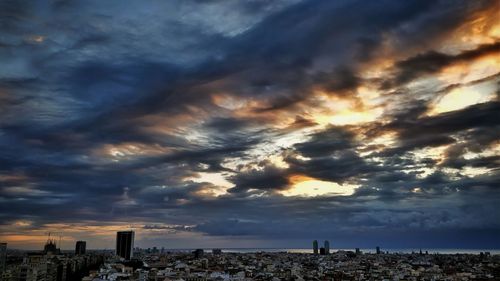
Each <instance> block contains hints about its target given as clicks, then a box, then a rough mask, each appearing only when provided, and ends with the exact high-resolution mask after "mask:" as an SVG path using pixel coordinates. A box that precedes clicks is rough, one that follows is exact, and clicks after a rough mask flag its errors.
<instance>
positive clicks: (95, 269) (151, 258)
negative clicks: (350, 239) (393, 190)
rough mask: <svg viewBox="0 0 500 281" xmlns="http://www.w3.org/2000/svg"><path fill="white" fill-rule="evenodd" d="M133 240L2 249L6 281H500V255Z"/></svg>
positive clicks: (0, 264) (119, 237) (127, 235)
mask: <svg viewBox="0 0 500 281" xmlns="http://www.w3.org/2000/svg"><path fill="white" fill-rule="evenodd" d="M134 242H135V232H134V231H119V232H117V233H116V248H115V250H114V251H113V250H87V241H76V242H75V250H74V251H61V249H60V248H58V246H57V240H56V239H51V238H50V237H49V239H48V240H47V242H46V243H45V245H44V248H43V250H40V251H33V252H26V251H19V250H11V251H7V244H5V243H2V244H0V274H1V275H0V277H1V279H0V281H77V280H78V281H79V280H84V281H101V280H113V281H114V280H130V281H170V280H178V281H182V280H186V281H207V280H214V281H224V280H227V281H230V280H238V281H245V280H270V281H278V280H500V254H498V253H493V254H492V253H490V252H488V251H482V252H479V253H468V252H467V251H465V253H464V251H462V253H458V252H457V253H453V254H443V253H439V252H431V253H429V252H428V251H427V250H422V249H420V250H419V251H416V252H415V251H414V252H411V253H410V252H398V251H395V252H394V251H393V252H389V251H384V250H383V249H381V248H380V247H378V246H377V247H376V248H375V250H374V251H373V252H369V253H365V252H363V251H362V250H360V249H359V248H356V249H355V250H354V251H348V250H332V249H331V248H330V241H328V240H325V241H323V242H322V243H320V241H318V240H314V241H312V243H311V246H312V247H311V248H310V249H302V250H295V251H287V250H258V249H253V250H250V249H241V250H233V251H223V250H222V249H219V248H215V249H211V250H206V249H192V250H187V249H185V250H168V249H165V248H164V247H162V248H158V247H153V248H147V249H141V248H138V247H134Z"/></svg>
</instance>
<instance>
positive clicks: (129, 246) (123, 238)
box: [116, 231, 135, 260]
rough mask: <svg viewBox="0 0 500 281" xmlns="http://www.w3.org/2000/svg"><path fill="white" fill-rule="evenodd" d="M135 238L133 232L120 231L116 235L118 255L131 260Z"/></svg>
mask: <svg viewBox="0 0 500 281" xmlns="http://www.w3.org/2000/svg"><path fill="white" fill-rule="evenodd" d="M134 236H135V233H134V232H133V231H118V232H117V233H116V255H117V256H120V257H122V258H124V259H125V260H130V258H132V256H133V249H134Z"/></svg>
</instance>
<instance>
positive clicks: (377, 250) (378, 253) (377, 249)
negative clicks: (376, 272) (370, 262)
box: [376, 246, 380, 255]
mask: <svg viewBox="0 0 500 281" xmlns="http://www.w3.org/2000/svg"><path fill="white" fill-rule="evenodd" d="M376 252H377V255H380V247H379V246H377V248H376Z"/></svg>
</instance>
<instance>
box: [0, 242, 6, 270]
mask: <svg viewBox="0 0 500 281" xmlns="http://www.w3.org/2000/svg"><path fill="white" fill-rule="evenodd" d="M6 259H7V243H0V274H1V273H2V272H4V271H5V260H6ZM0 278H1V276H0Z"/></svg>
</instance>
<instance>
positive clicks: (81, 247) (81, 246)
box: [75, 241, 87, 255]
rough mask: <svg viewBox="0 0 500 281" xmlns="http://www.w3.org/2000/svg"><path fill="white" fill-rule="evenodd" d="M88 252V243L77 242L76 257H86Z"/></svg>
mask: <svg viewBox="0 0 500 281" xmlns="http://www.w3.org/2000/svg"><path fill="white" fill-rule="evenodd" d="M86 250H87V242H85V241H76V246H75V255H85V252H86Z"/></svg>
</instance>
